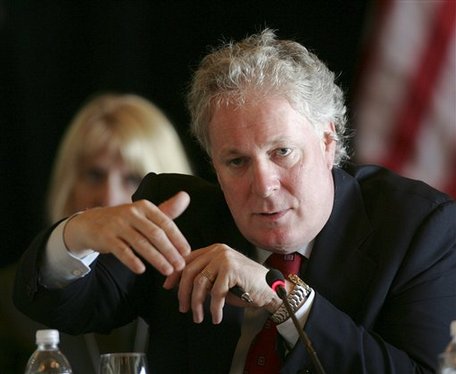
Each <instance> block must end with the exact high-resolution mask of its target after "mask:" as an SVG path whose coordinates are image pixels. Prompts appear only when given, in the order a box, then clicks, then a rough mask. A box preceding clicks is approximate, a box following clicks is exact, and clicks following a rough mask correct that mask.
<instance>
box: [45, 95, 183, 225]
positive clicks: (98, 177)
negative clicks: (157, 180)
mask: <svg viewBox="0 0 456 374" xmlns="http://www.w3.org/2000/svg"><path fill="white" fill-rule="evenodd" d="M151 171H154V172H157V173H162V172H176V173H185V174H191V167H190V164H189V162H188V160H187V157H186V155H185V151H184V148H183V146H182V144H181V142H180V140H179V137H178V135H177V133H176V131H175V129H174V127H173V125H172V124H171V123H170V121H169V120H168V119H167V117H166V116H165V115H164V114H163V112H162V111H161V110H160V109H158V108H157V107H156V106H155V105H153V104H152V103H150V102H149V101H148V100H146V99H144V98H142V97H140V96H137V95H133V94H123V95H122V94H104V95H100V96H96V97H95V98H93V99H92V100H90V101H88V102H87V104H86V105H84V106H83V107H82V108H81V109H80V111H79V112H78V113H77V114H76V116H75V117H74V119H73V121H72V122H71V124H70V126H69V128H68V130H67V132H66V134H65V135H64V137H63V139H62V142H61V145H60V148H59V150H58V153H57V157H56V160H55V165H54V169H53V174H52V177H51V184H50V189H49V194H48V215H49V220H50V221H51V222H55V221H57V220H59V219H61V218H64V217H67V216H69V215H71V214H73V213H75V212H77V211H80V210H83V209H87V208H92V207H95V206H108V205H117V204H122V203H127V202H130V201H131V195H132V194H133V192H134V191H135V190H136V187H137V186H138V184H139V182H140V180H141V179H142V177H144V175H146V174H147V173H148V172H151Z"/></svg>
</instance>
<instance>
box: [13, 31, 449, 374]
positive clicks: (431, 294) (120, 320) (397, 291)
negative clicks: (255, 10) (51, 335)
mask: <svg viewBox="0 0 456 374" xmlns="http://www.w3.org/2000/svg"><path fill="white" fill-rule="evenodd" d="M189 107H190V111H191V114H192V120H193V122H192V126H193V127H192V129H193V132H194V134H195V135H196V137H197V138H198V140H199V142H200V143H201V145H202V146H203V147H204V148H205V149H206V150H207V152H208V154H209V156H210V158H211V160H212V163H213V166H214V169H215V172H216V174H217V178H218V182H219V186H215V185H211V184H209V183H206V182H204V181H202V180H200V179H198V178H195V177H189V176H183V175H169V174H168V175H166V174H162V175H155V174H150V175H149V176H148V177H146V178H145V179H144V180H143V182H142V184H141V185H140V187H139V189H138V191H137V192H136V193H135V195H134V200H135V202H133V203H132V204H127V205H122V206H118V207H111V208H95V209H89V210H86V211H84V212H82V213H80V214H77V215H74V216H72V217H70V218H69V219H67V220H66V221H64V222H62V223H60V224H59V225H57V226H55V227H52V228H50V229H49V230H46V231H45V232H43V233H41V234H40V235H39V236H38V237H37V238H36V240H35V242H34V243H33V244H32V245H31V247H30V248H29V249H28V251H27V252H26V253H25V255H24V257H23V260H22V265H21V268H20V271H19V272H18V275H17V282H16V289H15V302H16V304H17V306H18V307H19V308H20V309H21V310H23V311H24V312H25V313H27V314H28V315H29V316H31V317H33V318H35V319H38V320H40V321H41V322H44V323H47V324H49V325H50V326H53V327H55V328H59V329H61V330H63V331H67V332H70V333H82V332H87V331H109V330H110V329H112V328H113V327H116V326H119V325H122V324H125V323H127V322H128V321H130V320H131V319H132V318H135V317H136V316H138V315H139V316H141V317H143V318H144V320H145V321H146V322H147V323H148V324H149V326H150V347H149V352H148V356H149V361H150V365H151V368H152V370H151V371H152V372H180V373H187V372H195V373H227V372H232V373H242V372H243V371H244V372H248V373H253V372H263V373H267V372H278V371H279V370H280V371H281V372H283V373H296V372H306V370H308V371H309V372H312V371H313V372H318V367H316V366H315V365H316V364H318V362H320V363H321V366H322V367H323V369H324V371H326V372H327V373H336V372H337V373H385V372H391V373H401V374H402V373H412V372H427V373H431V372H434V370H435V365H436V361H437V355H438V353H439V352H440V351H442V350H443V349H444V346H445V345H446V344H447V341H448V339H449V336H448V326H449V323H450V321H451V320H452V319H455V318H456V314H455V312H456V249H455V248H456V237H455V221H454V218H455V214H456V205H455V203H454V201H453V200H451V199H450V198H449V197H448V196H446V195H444V194H442V193H439V192H438V191H435V190H433V189H431V188H430V187H428V186H427V185H425V184H423V183H421V182H417V181H411V180H407V179H404V178H401V177H399V176H397V175H394V174H392V173H390V172H389V171H387V170H385V169H382V168H378V167H374V166H369V167H358V168H356V167H352V166H347V167H345V168H344V169H342V168H341V166H340V165H341V164H342V162H343V161H344V159H346V158H347V152H346V150H345V146H344V137H345V126H346V120H345V106H344V103H343V95H342V92H341V90H340V89H339V88H338V87H337V85H336V84H335V83H334V74H333V73H331V72H330V71H329V70H328V69H327V68H326V66H325V65H324V64H323V63H322V62H320V61H319V60H318V58H317V57H316V56H315V55H313V54H312V53H310V52H309V51H307V50H306V49H305V48H304V47H303V46H301V45H300V44H298V43H295V42H292V41H280V40H277V39H276V38H275V35H274V33H273V32H272V31H270V30H265V31H263V32H262V33H260V34H258V35H253V36H251V37H249V38H247V39H245V40H243V41H241V42H239V43H235V44H232V43H230V44H227V45H225V46H222V47H220V48H219V49H218V50H216V51H214V52H212V53H211V54H210V55H208V56H207V57H206V58H205V59H203V61H202V62H201V64H200V66H199V68H198V70H197V71H196V73H195V77H194V80H193V84H192V87H191V91H190V93H189ZM182 191H185V192H182ZM173 220H175V221H173ZM99 253H101V254H102V255H99ZM271 253H274V254H276V255H274V256H272V257H269V255H271ZM277 259H279V260H277ZM276 260H277V261H279V262H280V261H281V263H284V262H286V261H287V260H293V265H294V266H295V267H296V263H295V262H294V260H298V265H297V267H296V269H295V270H293V271H290V272H291V273H292V274H291V275H289V276H288V270H286V271H285V270H284V272H285V276H286V277H287V279H286V281H285V287H286V289H287V290H288V292H289V297H290V302H291V304H292V308H293V309H294V312H295V313H296V315H297V319H298V320H299V323H300V325H301V326H302V328H303V329H304V330H305V332H306V333H307V336H308V337H309V339H310V341H311V342H312V345H313V347H314V349H315V352H316V354H317V357H318V359H319V360H318V359H315V357H313V356H312V355H310V354H309V353H308V349H306V347H305V345H304V344H303V343H301V341H300V340H299V334H298V332H297V330H296V329H295V328H294V325H293V322H292V320H291V318H290V317H289V314H288V311H287V310H286V309H285V308H284V306H283V305H282V300H281V299H280V298H279V297H278V296H277V295H276V294H275V293H274V292H273V290H272V289H271V288H270V287H269V286H268V284H267V282H266V281H265V276H266V274H267V273H268V268H269V267H276V265H274V264H275V263H273V261H276ZM279 262H276V263H279ZM289 262H290V263H291V262H292V261H289ZM271 264H272V265H271ZM277 266H279V265H277ZM280 266H281V265H280ZM293 273H296V274H297V276H298V277H296V274H295V275H293ZM299 278H300V279H299ZM235 286H236V287H240V288H241V289H242V290H243V291H245V292H246V293H247V295H244V296H245V297H244V299H241V298H239V297H238V296H236V295H235V293H234V292H230V289H233V287H235ZM241 292H242V291H241ZM265 321H266V323H265ZM271 326H272V327H271ZM275 328H276V329H277V331H278V333H275V332H274V333H273V334H272V336H273V337H272V338H271V339H273V340H271V342H270V343H265V341H264V339H263V333H264V332H265V331H267V330H269V331H271V330H274V329H275ZM274 331H275V330H274ZM257 334H258V335H257ZM255 336H257V338H255ZM274 339H275V340H274ZM263 348H264V349H268V348H269V349H270V353H263V352H262V351H261V352H260V354H257V355H256V356H255V354H252V352H257V350H261V349H263ZM307 348H308V347H307ZM312 357H313V359H312ZM320 372H321V370H320Z"/></svg>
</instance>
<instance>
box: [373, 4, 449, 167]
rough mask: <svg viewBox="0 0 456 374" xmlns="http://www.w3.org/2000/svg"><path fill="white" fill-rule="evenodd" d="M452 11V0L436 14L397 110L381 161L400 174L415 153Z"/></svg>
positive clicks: (445, 47) (442, 59)
mask: <svg viewBox="0 0 456 374" xmlns="http://www.w3.org/2000/svg"><path fill="white" fill-rule="evenodd" d="M455 8H456V3H455V1H454V0H446V1H444V2H442V4H441V5H440V8H439V9H438V10H437V12H436V17H435V18H434V22H433V25H432V28H431V32H430V35H429V40H428V42H427V44H426V47H425V49H424V53H423V56H422V58H421V60H420V62H419V64H418V68H417V70H416V71H415V74H413V78H412V80H411V83H410V85H409V89H408V94H407V95H406V99H405V102H404V104H403V106H402V109H400V110H399V115H398V117H397V123H396V125H395V127H394V128H395V133H394V134H393V138H392V147H391V152H390V154H389V157H388V159H387V160H385V161H384V162H382V163H383V164H384V165H386V166H387V167H389V168H391V169H393V170H396V171H401V168H402V166H403V164H404V163H405V162H406V161H407V160H409V158H410V157H411V155H412V154H413V152H414V150H415V146H416V142H415V140H416V136H417V134H418V131H419V128H420V125H421V123H422V118H423V117H424V115H425V114H426V112H427V109H428V108H429V105H430V102H431V96H432V93H433V89H434V87H435V85H436V82H437V81H438V79H439V77H440V74H439V73H440V72H441V71H442V66H443V65H444V62H445V56H446V53H447V51H448V49H449V43H450V41H451V37H452V34H453V32H454V30H455V21H456V9H455Z"/></svg>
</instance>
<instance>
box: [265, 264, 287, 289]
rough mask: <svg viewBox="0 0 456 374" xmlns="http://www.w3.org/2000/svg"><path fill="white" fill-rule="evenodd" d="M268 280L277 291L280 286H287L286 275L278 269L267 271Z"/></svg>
mask: <svg viewBox="0 0 456 374" xmlns="http://www.w3.org/2000/svg"><path fill="white" fill-rule="evenodd" d="M266 282H267V284H269V286H270V287H271V288H272V289H273V290H274V291H275V292H277V288H278V287H283V288H285V277H284V276H283V274H282V273H281V272H280V271H279V270H277V269H271V270H269V271H268V272H267V273H266Z"/></svg>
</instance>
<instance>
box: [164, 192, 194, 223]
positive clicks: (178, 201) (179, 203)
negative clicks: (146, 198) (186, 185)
mask: <svg viewBox="0 0 456 374" xmlns="http://www.w3.org/2000/svg"><path fill="white" fill-rule="evenodd" d="M188 204H190V196H189V194H188V193H187V192H184V191H180V192H178V193H177V194H175V195H174V196H173V197H171V198H169V199H168V200H166V201H164V202H163V203H161V204H160V205H159V206H158V207H159V208H160V210H161V211H162V212H163V213H165V214H166V215H167V216H168V217H169V218H171V219H175V218H177V217H179V216H180V215H181V214H182V213H183V212H184V211H185V209H187V207H188Z"/></svg>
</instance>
